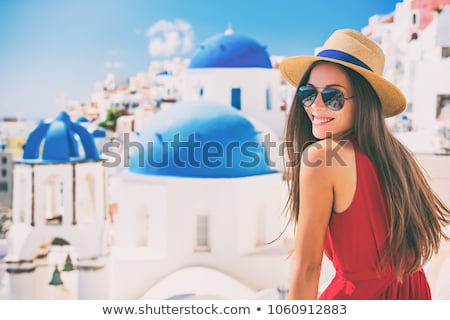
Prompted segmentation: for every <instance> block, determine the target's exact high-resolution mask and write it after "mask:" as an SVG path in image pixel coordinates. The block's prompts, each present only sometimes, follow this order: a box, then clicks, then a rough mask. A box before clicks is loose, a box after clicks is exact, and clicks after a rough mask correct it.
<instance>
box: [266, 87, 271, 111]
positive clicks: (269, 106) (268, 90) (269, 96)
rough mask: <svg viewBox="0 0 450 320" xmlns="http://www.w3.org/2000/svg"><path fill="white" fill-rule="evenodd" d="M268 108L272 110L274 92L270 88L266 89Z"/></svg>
mask: <svg viewBox="0 0 450 320" xmlns="http://www.w3.org/2000/svg"><path fill="white" fill-rule="evenodd" d="M266 110H272V92H271V91H270V88H267V89H266Z"/></svg>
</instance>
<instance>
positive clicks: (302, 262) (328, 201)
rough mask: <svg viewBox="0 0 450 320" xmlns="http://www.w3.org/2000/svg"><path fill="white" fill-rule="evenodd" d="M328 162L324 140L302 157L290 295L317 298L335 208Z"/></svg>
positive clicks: (299, 297) (307, 150) (310, 148)
mask: <svg viewBox="0 0 450 320" xmlns="http://www.w3.org/2000/svg"><path fill="white" fill-rule="evenodd" d="M328 155H329V154H328ZM328 160H329V159H328ZM329 162H330V161H327V148H326V147H325V142H324V141H320V142H317V143H314V144H312V145H311V146H309V147H308V148H307V149H306V150H305V153H304V154H303V157H302V162H301V170H300V177H299V179H300V195H299V197H300V212H299V215H298V223H297V226H296V231H295V248H294V254H295V263H294V269H293V273H292V277H291V283H290V289H289V299H309V300H311V299H317V294H318V286H319V278H320V269H321V265H322V257H323V248H324V242H325V233H326V230H327V227H328V222H329V219H330V215H331V211H332V208H333V177H334V173H333V168H332V166H331V165H330V163H329Z"/></svg>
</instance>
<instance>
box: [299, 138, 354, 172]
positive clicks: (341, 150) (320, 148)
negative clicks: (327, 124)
mask: <svg viewBox="0 0 450 320" xmlns="http://www.w3.org/2000/svg"><path fill="white" fill-rule="evenodd" d="M353 154H354V149H353V144H352V143H351V142H350V141H349V140H339V141H336V140H333V139H323V140H320V141H317V142H314V143H312V144H311V145H309V146H308V147H307V148H306V149H305V150H304V154H303V157H302V167H313V168H320V167H322V168H324V169H325V168H329V169H332V168H338V167H345V166H347V162H348V161H347V159H349V157H353Z"/></svg>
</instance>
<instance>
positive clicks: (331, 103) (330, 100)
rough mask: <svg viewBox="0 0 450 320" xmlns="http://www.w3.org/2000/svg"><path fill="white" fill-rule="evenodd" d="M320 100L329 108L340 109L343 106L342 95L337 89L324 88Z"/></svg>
mask: <svg viewBox="0 0 450 320" xmlns="http://www.w3.org/2000/svg"><path fill="white" fill-rule="evenodd" d="M322 100H323V102H324V103H325V104H326V105H327V107H328V108H330V109H331V110H334V111H337V110H341V109H342V107H343V106H344V95H343V94H342V92H340V91H339V90H337V89H333V88H326V89H324V90H323V91H322Z"/></svg>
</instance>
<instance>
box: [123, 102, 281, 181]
mask: <svg viewBox="0 0 450 320" xmlns="http://www.w3.org/2000/svg"><path fill="white" fill-rule="evenodd" d="M136 142H137V143H136ZM129 149H130V150H129V151H130V159H129V160H130V161H129V164H130V171H131V172H134V173H139V174H145V175H156V176H175V177H192V178H233V177H246V176H253V175H261V174H267V173H273V172H276V171H275V170H272V168H271V167H270V166H269V161H267V160H268V159H267V154H266V150H265V148H264V146H263V144H262V141H261V140H260V133H259V132H258V131H256V130H255V127H254V126H253V124H252V123H251V122H250V121H249V120H248V119H247V118H245V117H244V116H243V115H242V114H241V113H240V112H239V111H237V110H236V109H234V108H233V107H231V106H226V105H222V104H219V103H217V102H211V101H195V102H194V101H191V102H186V101H182V102H177V103H175V104H173V105H172V106H171V107H170V108H168V109H166V110H162V111H160V112H159V113H157V114H156V115H155V116H153V117H152V118H150V119H149V120H148V121H147V123H146V124H145V129H144V130H142V132H141V133H140V134H139V136H138V138H137V141H134V142H133V144H132V145H130V148H129Z"/></svg>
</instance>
